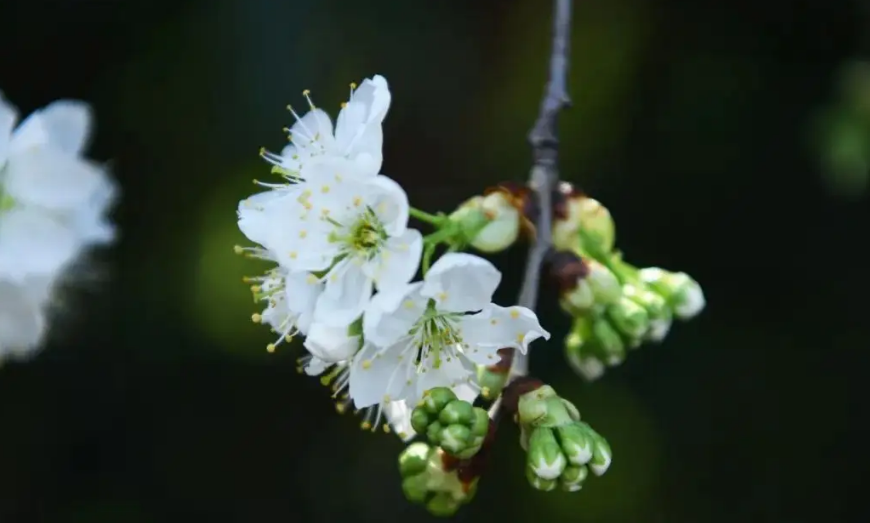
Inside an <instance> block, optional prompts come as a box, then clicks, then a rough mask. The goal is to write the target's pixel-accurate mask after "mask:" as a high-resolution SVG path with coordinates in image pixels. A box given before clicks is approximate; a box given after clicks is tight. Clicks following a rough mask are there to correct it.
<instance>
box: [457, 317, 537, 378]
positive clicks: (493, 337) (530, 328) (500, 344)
mask: <svg viewBox="0 0 870 523" xmlns="http://www.w3.org/2000/svg"><path fill="white" fill-rule="evenodd" d="M460 330H461V333H462V334H461V336H462V341H463V343H464V344H467V345H468V349H466V352H465V353H466V355H468V357H469V358H471V359H472V360H474V361H475V362H477V363H479V364H483V365H492V364H493V361H492V360H491V359H490V358H488V355H489V354H492V353H493V352H494V351H497V350H498V349H501V348H507V347H512V348H515V349H519V350H520V352H522V353H524V354H525V352H526V350H527V349H528V346H529V344H530V343H531V342H533V341H535V340H536V339H538V338H544V339H545V340H548V339H550V333H549V332H547V331H545V330H544V329H543V327H541V324H540V323H539V322H538V317H537V316H535V313H534V312H532V311H530V310H529V309H527V308H525V307H499V306H498V305H494V304H493V305H490V306H489V307H487V308H486V309H484V310H483V311H481V312H479V313H477V314H474V315H471V316H466V317H464V318H462V320H461V322H460Z"/></svg>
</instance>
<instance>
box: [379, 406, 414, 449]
mask: <svg viewBox="0 0 870 523" xmlns="http://www.w3.org/2000/svg"><path fill="white" fill-rule="evenodd" d="M383 409H384V415H385V416H386V417H387V421H388V422H389V423H390V426H391V427H392V428H393V432H394V433H396V435H398V436H399V437H400V438H401V439H402V441H410V440H412V439H413V438H414V435H415V432H414V429H413V428H412V427H411V411H412V410H414V409H413V407H409V406H408V403H407V402H406V401H403V400H400V401H389V402H387V403H385V404H384V406H383Z"/></svg>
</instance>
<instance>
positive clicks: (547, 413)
mask: <svg viewBox="0 0 870 523" xmlns="http://www.w3.org/2000/svg"><path fill="white" fill-rule="evenodd" d="M575 416H576V417H578V418H579V413H578V412H577V409H576V408H575V407H574V405H573V404H571V403H570V402H566V401H565V400H563V399H562V398H560V397H559V395H558V394H556V391H555V390H553V388H552V387H550V386H549V385H544V386H543V387H540V388H538V389H535V390H533V391H530V392H527V393H525V394H523V395H522V396H520V399H519V402H518V403H517V421H518V422H519V423H520V424H521V425H530V426H533V427H558V426H560V425H565V424H567V423H571V422H572V421H574V417H575Z"/></svg>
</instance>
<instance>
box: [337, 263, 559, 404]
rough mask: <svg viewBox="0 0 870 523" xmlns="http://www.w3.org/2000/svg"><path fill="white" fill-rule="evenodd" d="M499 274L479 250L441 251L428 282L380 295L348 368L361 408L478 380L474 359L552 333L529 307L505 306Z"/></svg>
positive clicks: (487, 360)
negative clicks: (496, 299)
mask: <svg viewBox="0 0 870 523" xmlns="http://www.w3.org/2000/svg"><path fill="white" fill-rule="evenodd" d="M500 281H501V273H500V272H499V271H498V269H496V268H495V267H494V266H493V265H492V264H491V263H489V262H488V261H486V260H484V259H483V258H479V257H477V256H474V255H470V254H464V253H450V254H446V255H444V256H442V257H441V258H440V259H439V260H438V261H437V262H436V263H435V264H434V265H433V266H432V268H431V269H430V270H429V272H427V273H426V276H425V278H424V281H423V282H417V283H412V284H408V285H406V286H405V288H404V290H403V291H401V292H398V293H395V294H378V295H376V296H375V297H374V298H373V299H372V301H371V303H370V304H369V306H368V307H367V308H366V311H365V315H364V316H363V333H364V338H365V343H364V345H363V347H362V349H360V351H359V352H358V353H357V354H356V355H355V357H354V358H353V361H352V363H351V369H350V375H349V380H350V383H349V385H350V396H351V397H352V398H353V401H354V404H355V405H356V407H357V408H363V407H367V406H370V405H374V404H378V403H385V402H389V401H395V400H406V401H408V402H410V403H411V404H413V403H415V402H416V401H417V400H418V399H419V398H420V397H422V395H423V393H424V392H425V391H426V390H428V389H431V388H433V387H442V386H446V387H454V386H457V385H460V384H463V383H473V380H474V376H475V372H474V369H475V364H482V365H492V364H493V363H495V362H496V361H498V359H499V356H498V354H497V351H498V349H501V348H507V347H512V348H515V349H518V350H520V351H521V352H523V353H525V351H526V350H527V348H528V345H529V344H530V343H531V342H532V341H534V340H536V339H537V338H539V337H544V338H545V339H549V337H550V334H549V333H548V332H547V331H545V330H544V329H543V328H542V327H541V325H540V324H539V323H538V319H537V317H536V316H535V313H534V312H532V311H531V310H529V309H527V308H525V307H500V306H498V305H495V304H493V303H492V295H493V293H494V292H495V290H496V288H497V287H498V284H499V283H500Z"/></svg>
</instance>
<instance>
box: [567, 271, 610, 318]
mask: <svg viewBox="0 0 870 523" xmlns="http://www.w3.org/2000/svg"><path fill="white" fill-rule="evenodd" d="M584 263H585V264H586V266H587V267H588V268H589V272H588V274H586V276H585V277H583V278H579V279H578V280H577V284H576V285H575V286H573V287H571V288H570V289H568V290H563V291H562V294H561V296H560V299H559V305H560V306H561V307H562V310H564V311H565V312H566V313H568V314H569V315H571V316H579V315H582V314H588V313H589V311H591V310H592V309H594V308H595V307H596V306H606V305H610V304H613V303H617V302H618V301H619V299H620V298H621V297H622V286H621V285H620V283H619V279H618V278H617V277H616V275H615V274H613V272H611V270H610V269H608V268H607V267H605V266H604V265H602V264H601V263H600V262H598V261H595V260H594V259H592V258H584Z"/></svg>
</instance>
